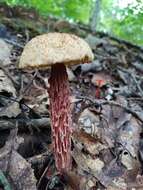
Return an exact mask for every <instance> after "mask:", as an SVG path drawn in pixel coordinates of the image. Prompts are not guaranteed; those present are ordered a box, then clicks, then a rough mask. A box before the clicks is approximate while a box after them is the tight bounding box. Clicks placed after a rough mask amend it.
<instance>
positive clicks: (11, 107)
mask: <svg viewBox="0 0 143 190" xmlns="http://www.w3.org/2000/svg"><path fill="white" fill-rule="evenodd" d="M54 31H56V32H70V33H74V34H76V35H78V36H81V37H83V38H84V39H85V40H86V41H87V42H88V43H89V45H90V46H91V48H92V50H93V53H94V61H93V62H92V63H91V64H82V65H78V66H76V67H75V66H74V67H70V68H68V70H67V71H68V77H69V81H70V88H71V100H72V101H71V102H72V107H73V112H72V117H73V127H74V132H73V135H72V152H71V153H72V159H73V163H72V166H73V167H72V170H71V171H69V172H67V173H64V174H62V175H59V173H58V172H56V169H55V164H54V157H53V154H52V146H51V130H50V119H49V98H48V93H47V89H46V87H47V85H48V81H46V80H45V78H46V77H49V76H50V71H47V70H46V71H43V70H38V71H37V70H32V71H21V70H19V69H18V64H19V58H20V55H21V52H22V50H23V47H24V46H25V44H26V43H27V42H28V41H29V40H30V39H31V38H32V37H34V36H36V35H38V34H42V33H46V32H54ZM142 63H143V49H142V48H141V47H137V46H135V45H133V44H130V43H127V42H125V41H122V40H119V39H116V38H113V37H110V36H108V35H106V34H103V33H100V32H98V33H96V32H93V31H91V30H90V29H89V28H88V27H87V26H83V25H81V24H71V23H68V22H67V21H63V20H58V19H55V18H51V17H49V18H47V19H45V20H44V19H42V18H40V17H39V16H38V15H37V13H36V12H35V11H33V10H30V11H27V10H24V9H22V8H20V7H19V8H15V9H12V8H9V7H7V6H5V5H2V6H0V190H12V189H13V190H36V189H38V190H62V189H63V190H64V189H65V190H72V189H73V190H97V189H98V190H136V189H137V190H142V189H143V175H142V174H143V168H142V164H143V132H142V126H143V75H142V73H143V64H142Z"/></svg>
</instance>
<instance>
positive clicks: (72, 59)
mask: <svg viewBox="0 0 143 190" xmlns="http://www.w3.org/2000/svg"><path fill="white" fill-rule="evenodd" d="M92 60H93V53H92V51H91V48H90V47H89V45H88V44H87V42H85V41H84V40H83V39H81V38H79V37H77V36H75V35H73V34H66V33H48V34H43V35H39V36H37V37H35V38H33V39H32V40H31V41H29V42H28V43H27V44H26V46H25V48H24V50H23V53H22V55H21V58H20V64H19V68H30V67H36V68H40V67H48V66H51V65H53V64H56V63H64V64H65V65H74V64H79V63H88V62H91V61H92Z"/></svg>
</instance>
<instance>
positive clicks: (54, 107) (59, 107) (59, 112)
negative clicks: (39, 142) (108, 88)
mask: <svg viewBox="0 0 143 190" xmlns="http://www.w3.org/2000/svg"><path fill="white" fill-rule="evenodd" d="M49 83H50V88H49V97H50V114H51V123H52V143H53V149H54V157H55V164H56V168H57V170H58V171H59V172H61V171H63V170H69V169H70V167H71V106H70V88H69V82H68V76H67V72H66V67H65V65H64V64H55V65H53V66H52V68H51V77H50V80H49Z"/></svg>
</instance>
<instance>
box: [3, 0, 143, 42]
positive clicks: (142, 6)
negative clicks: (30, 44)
mask: <svg viewBox="0 0 143 190" xmlns="http://www.w3.org/2000/svg"><path fill="white" fill-rule="evenodd" d="M95 1H97V0H54V1H53V0H3V2H7V3H8V4H9V5H10V6H14V5H22V6H25V7H34V8H36V10H38V12H39V13H40V14H41V15H43V16H47V15H54V16H57V17H62V18H66V19H69V20H73V21H80V22H82V23H84V24H89V21H90V17H91V15H92V10H93V7H94V5H95ZM99 1H100V0H99ZM99 14H100V15H99V18H100V19H99V21H98V23H97V30H101V31H104V32H108V33H110V34H112V35H114V36H117V37H119V38H122V39H125V40H127V41H130V42H132V43H135V44H138V45H143V0H116V1H114V0H102V2H101V10H100V11H99Z"/></svg>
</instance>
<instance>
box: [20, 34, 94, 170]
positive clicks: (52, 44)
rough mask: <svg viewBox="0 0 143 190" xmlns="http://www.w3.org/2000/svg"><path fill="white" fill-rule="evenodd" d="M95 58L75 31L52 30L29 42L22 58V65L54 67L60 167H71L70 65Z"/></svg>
mask: <svg viewBox="0 0 143 190" xmlns="http://www.w3.org/2000/svg"><path fill="white" fill-rule="evenodd" d="M92 60H93V54H92V51H91V49H90V47H89V45H88V44H87V43H86V42H85V41H84V40H83V39H81V38H79V37H77V36H76V35H73V34H66V33H48V34H43V35H39V36H37V37H35V38H33V39H32V40H31V41H29V42H28V43H27V44H26V46H25V48H24V51H23V53H22V55H21V58H20V64H19V68H43V67H45V68H46V67H49V66H50V67H51V77H50V79H49V84H50V88H49V89H48V92H49V98H50V115H51V128H52V142H53V150H54V157H55V164H56V168H57V170H58V171H59V172H61V171H62V170H66V171H67V170H69V169H70V168H71V152H70V151H71V133H72V120H71V106H70V88H69V83H68V76H67V72H66V66H68V65H75V64H80V63H88V62H91V61H92Z"/></svg>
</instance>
